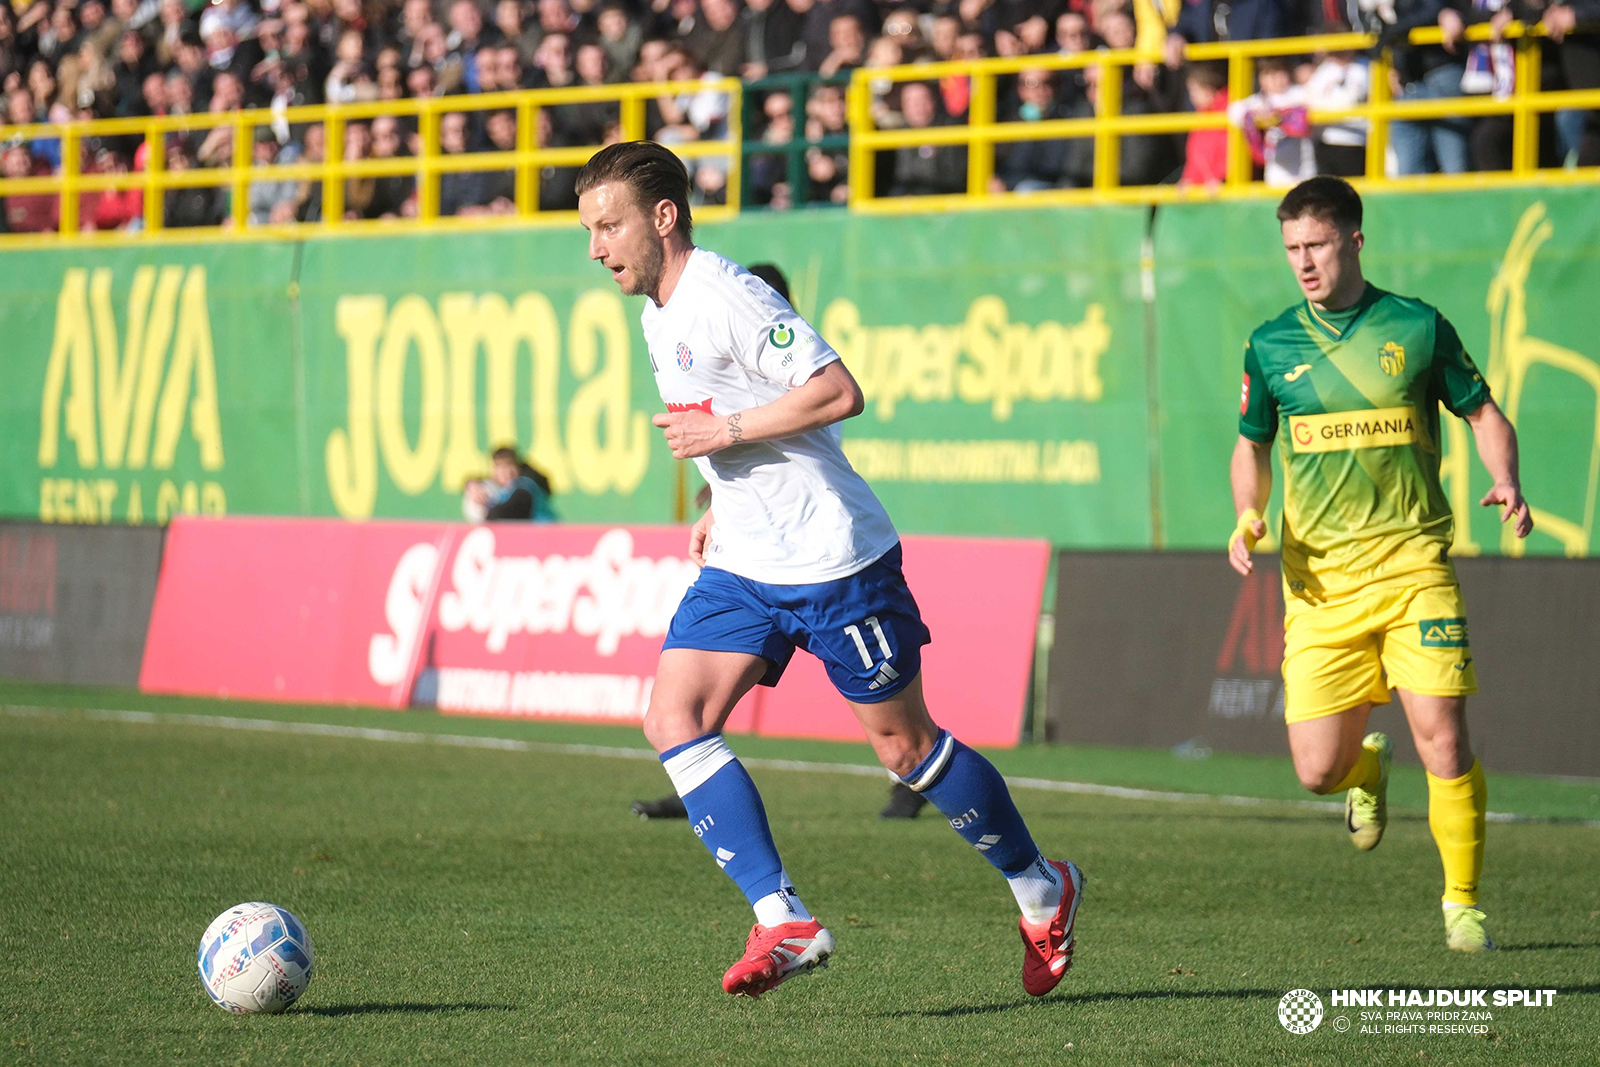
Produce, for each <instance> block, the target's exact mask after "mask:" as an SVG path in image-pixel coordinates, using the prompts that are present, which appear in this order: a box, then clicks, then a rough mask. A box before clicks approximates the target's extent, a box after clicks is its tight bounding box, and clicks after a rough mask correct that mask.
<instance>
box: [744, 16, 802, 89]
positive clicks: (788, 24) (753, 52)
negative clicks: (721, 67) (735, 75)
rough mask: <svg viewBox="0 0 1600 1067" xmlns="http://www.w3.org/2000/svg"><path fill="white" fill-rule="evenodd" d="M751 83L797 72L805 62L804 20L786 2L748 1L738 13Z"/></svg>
mask: <svg viewBox="0 0 1600 1067" xmlns="http://www.w3.org/2000/svg"><path fill="white" fill-rule="evenodd" d="M739 28H740V31H741V32H742V33H743V34H744V58H745V65H744V69H743V70H742V71H741V72H740V73H741V74H742V75H743V76H744V77H746V78H749V79H761V78H765V77H766V76H767V75H768V74H778V73H782V72H783V71H788V70H794V69H795V68H797V67H800V66H801V65H802V64H803V63H804V62H805V56H806V50H805V37H804V34H803V32H802V31H803V29H804V20H803V19H802V18H801V16H800V15H799V14H797V13H796V11H795V9H794V8H793V7H791V6H790V5H789V4H787V3H785V2H784V0H745V6H744V10H743V11H741V12H740V13H739Z"/></svg>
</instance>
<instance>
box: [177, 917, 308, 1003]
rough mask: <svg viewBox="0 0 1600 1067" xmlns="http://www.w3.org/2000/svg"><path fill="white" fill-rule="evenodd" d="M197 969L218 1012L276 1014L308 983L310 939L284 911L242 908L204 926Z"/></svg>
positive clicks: (295, 997)
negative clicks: (204, 930)
mask: <svg viewBox="0 0 1600 1067" xmlns="http://www.w3.org/2000/svg"><path fill="white" fill-rule="evenodd" d="M199 967H200V983H201V984H202V985H204V986H205V987H206V992H207V993H209V994H211V999H212V1000H214V1001H216V1002H217V1007H219V1008H225V1009H227V1010H228V1011H231V1012H236V1013H239V1014H246V1013H253V1012H268V1013H273V1012H280V1011H282V1010H283V1009H284V1008H287V1007H288V1006H289V1005H291V1004H293V1003H294V1002H295V1001H296V1000H298V999H300V994H301V993H304V992H305V991H306V986H307V985H308V984H309V983H310V982H311V938H310V937H309V936H308V935H307V934H306V928H305V927H304V926H303V925H301V923H300V920H299V919H296V918H295V917H294V916H293V915H291V914H290V913H289V911H288V909H286V908H280V907H278V906H277V905H275V904H262V903H260V902H252V903H249V904H240V905H239V906H237V907H233V908H229V909H228V910H227V911H225V912H223V913H222V914H221V915H218V916H217V917H216V918H215V919H214V920H212V922H211V925H210V926H208V927H206V932H205V936H204V937H202V938H201V939H200V956H199Z"/></svg>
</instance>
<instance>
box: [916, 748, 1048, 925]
mask: <svg viewBox="0 0 1600 1067" xmlns="http://www.w3.org/2000/svg"><path fill="white" fill-rule="evenodd" d="M900 780H901V781H902V782H904V783H905V784H906V785H907V786H909V787H911V788H912V789H914V790H916V791H917V792H918V793H921V794H922V795H923V796H925V797H927V798H928V800H929V801H930V802H931V803H932V804H933V806H934V807H935V808H938V809H939V811H940V812H941V813H942V814H943V815H944V817H945V818H946V819H949V820H950V825H951V826H953V827H954V828H955V831H956V833H958V834H960V835H961V838H962V840H964V841H966V843H967V844H969V845H971V846H972V847H973V848H975V849H977V850H978V851H979V852H982V853H983V858H984V859H986V860H988V861H989V862H990V863H992V864H994V866H995V867H997V868H998V869H999V871H1000V873H1001V874H1003V875H1005V876H1006V881H1007V882H1008V883H1009V884H1010V886H1011V891H1012V893H1013V894H1014V895H1015V896H1016V898H1017V904H1018V905H1019V906H1020V907H1021V908H1022V915H1023V918H1025V919H1027V920H1028V921H1029V922H1031V923H1040V922H1047V921H1049V919H1050V917H1051V916H1053V915H1054V914H1055V911H1056V907H1057V905H1059V904H1060V901H1061V891H1062V886H1061V876H1060V874H1059V873H1058V872H1057V871H1056V869H1055V868H1054V867H1052V866H1050V864H1049V863H1047V862H1046V861H1045V859H1044V857H1043V856H1042V855H1040V853H1039V849H1038V846H1036V845H1035V844H1034V843H1033V837H1032V836H1031V835H1030V834H1029V833H1028V827H1027V824H1026V823H1024V822H1023V821H1022V815H1021V814H1020V813H1019V812H1018V811H1017V806H1016V805H1015V804H1013V803H1012V801H1011V792H1010V790H1008V789H1007V788H1006V783H1005V779H1004V778H1002V777H1000V772H999V771H997V770H995V769H994V764H992V763H990V762H989V761H988V760H986V759H984V758H983V757H982V756H980V755H979V754H978V753H976V752H974V751H973V750H972V749H970V748H968V747H967V746H966V745H963V744H962V743H961V742H960V741H957V740H956V739H955V737H953V736H952V735H951V733H950V731H948V730H940V731H939V736H938V738H937V739H936V740H935V741H934V744H933V749H932V751H930V752H929V753H928V755H927V757H926V758H925V759H923V761H922V762H921V763H919V764H917V766H916V767H915V768H913V769H912V771H911V773H910V774H907V775H904V776H902V777H901V779H900Z"/></svg>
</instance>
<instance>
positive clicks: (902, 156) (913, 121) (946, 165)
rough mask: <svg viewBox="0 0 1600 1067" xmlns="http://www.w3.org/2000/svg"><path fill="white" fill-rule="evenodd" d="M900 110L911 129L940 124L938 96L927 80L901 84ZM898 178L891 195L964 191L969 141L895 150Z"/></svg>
mask: <svg viewBox="0 0 1600 1067" xmlns="http://www.w3.org/2000/svg"><path fill="white" fill-rule="evenodd" d="M900 114H901V115H902V116H903V117H904V119H905V124H906V128H907V129H913V130H923V129H929V128H931V127H933V126H935V125H938V124H939V112H938V103H937V98H936V97H935V95H934V91H933V88H932V87H931V86H929V85H928V84H927V83H926V82H906V83H905V84H903V85H902V86H901V87H900ZM893 174H894V179H893V184H892V185H891V186H890V187H889V195H890V196H930V195H936V194H940V193H960V192H964V191H965V190H966V188H967V148H966V145H918V146H916V147H910V148H897V149H895V152H894V169H893Z"/></svg>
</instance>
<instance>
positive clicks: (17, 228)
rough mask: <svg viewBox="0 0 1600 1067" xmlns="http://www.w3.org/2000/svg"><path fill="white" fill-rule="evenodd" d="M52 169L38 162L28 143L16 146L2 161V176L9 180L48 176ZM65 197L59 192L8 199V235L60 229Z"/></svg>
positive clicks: (6, 211) (6, 218) (13, 196)
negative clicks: (61, 196) (62, 204)
mask: <svg viewBox="0 0 1600 1067" xmlns="http://www.w3.org/2000/svg"><path fill="white" fill-rule="evenodd" d="M49 173H50V168H49V167H48V166H42V165H38V164H36V163H35V162H34V158H33V153H32V152H29V151H28V146H27V145H25V144H13V145H11V146H10V147H8V148H7V149H6V150H5V156H4V157H3V158H0V174H4V176H5V177H7V178H31V177H35V176H37V175H48V174H49ZM60 225H61V198H60V197H59V196H58V195H56V194H55V193H13V194H12V195H11V196H8V197H6V198H5V229H6V232H7V233H48V232H50V231H52V230H56V229H58V228H60Z"/></svg>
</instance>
